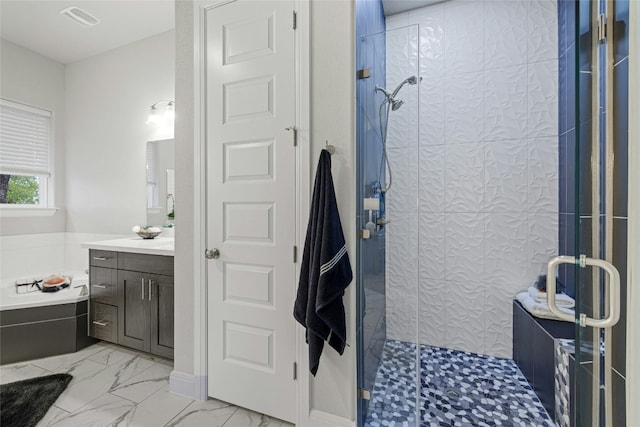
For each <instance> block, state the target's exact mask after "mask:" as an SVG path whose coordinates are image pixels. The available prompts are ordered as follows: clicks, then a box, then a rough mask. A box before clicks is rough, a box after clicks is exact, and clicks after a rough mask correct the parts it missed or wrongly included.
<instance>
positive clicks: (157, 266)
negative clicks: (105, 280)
mask: <svg viewBox="0 0 640 427" xmlns="http://www.w3.org/2000/svg"><path fill="white" fill-rule="evenodd" d="M118 269H119V270H129V271H140V272H144V273H152V274H162V275H164V276H173V257H172V256H164V255H145V254H133V253H129V252H120V254H119V255H118Z"/></svg>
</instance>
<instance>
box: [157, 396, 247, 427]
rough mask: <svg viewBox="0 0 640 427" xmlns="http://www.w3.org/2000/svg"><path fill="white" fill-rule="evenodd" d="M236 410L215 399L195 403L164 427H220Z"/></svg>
mask: <svg viewBox="0 0 640 427" xmlns="http://www.w3.org/2000/svg"><path fill="white" fill-rule="evenodd" d="M237 410H238V408H237V407H235V406H232V405H229V404H228V403H224V402H220V401H219V400H215V399H209V400H207V401H205V402H199V401H196V402H193V403H192V404H191V405H189V406H187V407H186V408H185V409H184V410H183V411H182V412H180V413H179V414H178V415H177V416H176V417H175V418H174V419H172V420H171V421H170V422H169V423H168V424H167V426H166V427H175V426H179V427H193V426H208V427H222V426H223V425H224V424H225V423H226V422H227V421H228V420H229V418H231V416H232V415H233V414H234V413H235V412H236V411H237Z"/></svg>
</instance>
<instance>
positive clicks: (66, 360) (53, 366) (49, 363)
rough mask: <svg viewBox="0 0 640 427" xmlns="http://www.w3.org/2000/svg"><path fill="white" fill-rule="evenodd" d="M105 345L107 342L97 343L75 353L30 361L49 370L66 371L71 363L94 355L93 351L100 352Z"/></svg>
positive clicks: (71, 365)
mask: <svg viewBox="0 0 640 427" xmlns="http://www.w3.org/2000/svg"><path fill="white" fill-rule="evenodd" d="M107 346H108V344H107V343H104V344H103V343H98V344H94V345H91V346H89V347H86V348H83V349H82V350H80V351H76V352H75V353H67V354H62V355H60V356H51V357H45V358H43V359H36V360H33V361H31V363H32V364H33V365H36V366H39V367H41V368H43V369H46V370H48V371H51V372H57V373H62V372H67V371H69V369H71V368H72V367H73V365H75V364H77V363H78V362H80V361H82V360H84V359H86V358H87V357H90V356H92V355H94V354H95V353H98V352H101V351H102V350H104V349H105V348H107Z"/></svg>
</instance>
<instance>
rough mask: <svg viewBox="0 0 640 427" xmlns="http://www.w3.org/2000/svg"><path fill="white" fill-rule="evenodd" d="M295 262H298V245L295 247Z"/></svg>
mask: <svg viewBox="0 0 640 427" xmlns="http://www.w3.org/2000/svg"><path fill="white" fill-rule="evenodd" d="M293 262H294V263H296V262H298V247H297V246H294V247H293Z"/></svg>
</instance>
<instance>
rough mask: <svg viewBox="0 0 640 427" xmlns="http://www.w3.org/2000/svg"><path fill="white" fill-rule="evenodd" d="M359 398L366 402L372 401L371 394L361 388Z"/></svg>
mask: <svg viewBox="0 0 640 427" xmlns="http://www.w3.org/2000/svg"><path fill="white" fill-rule="evenodd" d="M358 398H359V399H364V400H371V392H370V391H369V390H365V389H364V388H359V389H358Z"/></svg>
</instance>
